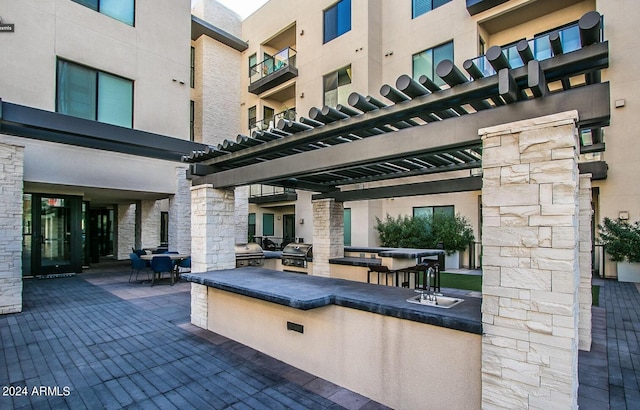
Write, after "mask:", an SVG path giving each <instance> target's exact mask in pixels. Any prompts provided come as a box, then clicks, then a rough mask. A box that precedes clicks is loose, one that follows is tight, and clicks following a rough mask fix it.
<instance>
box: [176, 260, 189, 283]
mask: <svg viewBox="0 0 640 410" xmlns="http://www.w3.org/2000/svg"><path fill="white" fill-rule="evenodd" d="M182 269H185V272H191V256H189V257H188V258H186V259H183V260H181V261H180V262H178V266H177V267H176V281H179V280H180V274H181V273H182Z"/></svg>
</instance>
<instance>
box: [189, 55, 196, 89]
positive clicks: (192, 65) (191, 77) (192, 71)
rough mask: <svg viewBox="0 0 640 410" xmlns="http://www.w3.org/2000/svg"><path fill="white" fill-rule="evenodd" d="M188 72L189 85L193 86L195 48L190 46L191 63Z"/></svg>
mask: <svg viewBox="0 0 640 410" xmlns="http://www.w3.org/2000/svg"><path fill="white" fill-rule="evenodd" d="M189 71H190V73H189V86H190V87H191V88H194V87H195V86H196V49H195V47H191V63H190V70H189Z"/></svg>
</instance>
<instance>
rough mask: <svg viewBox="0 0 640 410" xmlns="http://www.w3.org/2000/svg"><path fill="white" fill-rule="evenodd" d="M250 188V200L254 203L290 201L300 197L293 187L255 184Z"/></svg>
mask: <svg viewBox="0 0 640 410" xmlns="http://www.w3.org/2000/svg"><path fill="white" fill-rule="evenodd" d="M249 189H250V191H249V202H250V203H252V204H266V203H273V202H288V201H295V200H297V199H298V194H296V190H295V189H291V188H282V187H277V186H271V185H260V184H254V185H251V187H250V188H249Z"/></svg>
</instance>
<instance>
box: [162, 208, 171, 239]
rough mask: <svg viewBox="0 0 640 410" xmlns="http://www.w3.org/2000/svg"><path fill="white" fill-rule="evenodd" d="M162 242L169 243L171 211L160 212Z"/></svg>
mask: <svg viewBox="0 0 640 410" xmlns="http://www.w3.org/2000/svg"><path fill="white" fill-rule="evenodd" d="M160 243H169V212H164V211H163V212H160Z"/></svg>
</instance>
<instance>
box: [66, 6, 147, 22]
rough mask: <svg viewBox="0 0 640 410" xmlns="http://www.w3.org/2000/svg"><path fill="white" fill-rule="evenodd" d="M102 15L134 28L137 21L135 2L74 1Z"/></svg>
mask: <svg viewBox="0 0 640 410" xmlns="http://www.w3.org/2000/svg"><path fill="white" fill-rule="evenodd" d="M72 1H74V2H76V3H78V4H82V5H83V6H86V7H89V8H90V9H93V10H95V11H97V12H99V13H101V14H104V15H106V16H109V17H112V18H114V19H116V20H120V21H121V22H123V23H125V24H128V25H130V26H133V24H134V21H135V9H136V2H135V0H72Z"/></svg>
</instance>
